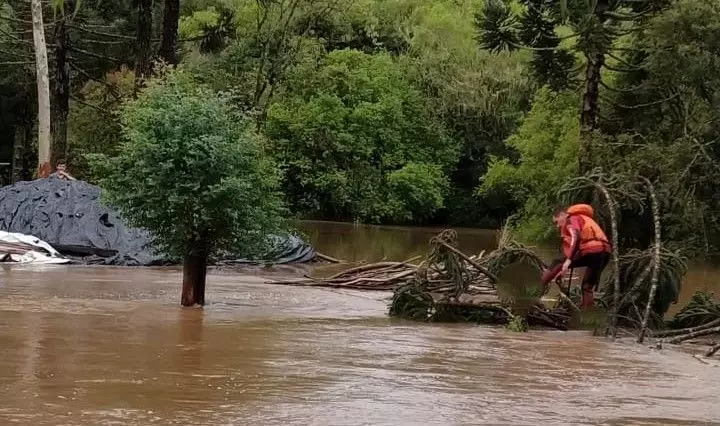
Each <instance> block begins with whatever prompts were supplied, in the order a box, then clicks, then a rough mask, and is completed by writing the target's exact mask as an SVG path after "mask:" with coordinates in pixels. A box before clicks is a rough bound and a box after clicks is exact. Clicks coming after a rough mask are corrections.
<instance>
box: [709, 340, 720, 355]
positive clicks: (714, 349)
mask: <svg viewBox="0 0 720 426" xmlns="http://www.w3.org/2000/svg"><path fill="white" fill-rule="evenodd" d="M717 351H720V343H716V344H715V345H713V347H712V348H710V350H709V351H707V353H706V354H705V356H706V357H708V358H710V357H711V356H713V355H715V352H717Z"/></svg>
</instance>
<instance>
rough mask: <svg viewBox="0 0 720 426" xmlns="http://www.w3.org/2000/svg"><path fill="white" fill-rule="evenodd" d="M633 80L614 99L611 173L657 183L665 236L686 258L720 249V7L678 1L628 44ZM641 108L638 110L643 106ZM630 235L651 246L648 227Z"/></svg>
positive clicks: (637, 226) (633, 228) (643, 223)
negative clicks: (688, 253)
mask: <svg viewBox="0 0 720 426" xmlns="http://www.w3.org/2000/svg"><path fill="white" fill-rule="evenodd" d="M625 61H626V62H627V63H628V65H627V66H628V67H630V65H632V66H633V69H634V72H632V73H623V74H622V75H620V76H619V78H617V79H616V81H615V85H616V86H617V88H618V89H619V90H617V91H615V92H613V93H612V96H610V97H609V99H607V104H606V105H607V109H608V111H609V112H608V116H609V117H608V120H607V123H605V124H604V126H603V130H604V131H605V132H606V133H608V134H609V135H610V136H609V139H610V140H611V142H612V144H610V145H611V146H612V147H613V149H612V150H611V151H609V152H608V154H610V155H609V156H608V158H607V159H606V161H605V162H604V166H605V167H606V168H607V169H609V170H614V171H619V172H623V173H625V174H630V173H638V174H641V175H643V176H647V177H648V178H650V179H652V180H653V183H654V185H655V187H656V188H657V191H658V193H659V194H660V195H659V197H660V199H661V204H662V212H663V225H664V226H663V227H664V229H665V231H664V235H665V237H666V238H667V239H669V240H670V241H675V242H682V243H683V244H682V245H683V247H684V248H685V249H686V250H690V251H695V252H697V253H703V252H704V253H707V252H713V251H716V250H717V249H718V247H720V220H718V218H717V214H716V212H717V211H720V203H719V202H718V200H720V191H719V190H718V185H717V181H718V179H720V143H718V139H719V137H720V125H719V123H720V4H718V3H716V2H707V1H703V0H678V1H675V2H673V3H672V5H670V6H669V7H668V8H667V9H666V10H664V11H663V13H662V14H660V15H658V16H657V17H654V18H653V19H651V20H650V21H649V22H648V25H647V29H646V30H645V31H644V32H642V33H641V34H638V35H637V37H635V38H634V39H633V40H632V41H631V43H629V44H628V48H627V52H626V54H625ZM638 105H639V106H638ZM638 222H639V223H628V224H627V225H626V226H624V227H623V228H624V229H625V230H626V232H625V233H626V234H627V236H628V237H632V238H633V239H635V240H636V241H637V243H638V245H643V244H647V239H648V236H649V235H651V232H650V231H649V230H648V229H647V224H648V223H649V221H648V220H647V219H646V218H645V220H643V219H642V218H641V219H640V220H639V221H638Z"/></svg>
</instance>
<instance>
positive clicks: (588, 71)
mask: <svg viewBox="0 0 720 426" xmlns="http://www.w3.org/2000/svg"><path fill="white" fill-rule="evenodd" d="M586 58H587V66H586V68H585V91H584V92H583V99H582V111H581V113H580V139H581V142H582V143H581V149H580V158H579V167H580V174H585V173H587V172H589V171H590V170H591V169H592V165H593V158H592V157H593V149H592V147H591V146H590V144H591V143H592V133H593V132H594V131H595V130H596V129H597V124H598V98H599V96H600V90H599V88H600V71H601V69H602V67H603V65H604V64H605V54H603V53H592V54H590V55H588V56H586Z"/></svg>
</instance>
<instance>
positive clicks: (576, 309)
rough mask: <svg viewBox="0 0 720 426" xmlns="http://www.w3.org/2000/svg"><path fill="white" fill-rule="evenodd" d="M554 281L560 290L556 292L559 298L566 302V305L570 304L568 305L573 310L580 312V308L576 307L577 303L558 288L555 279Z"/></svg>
mask: <svg viewBox="0 0 720 426" xmlns="http://www.w3.org/2000/svg"><path fill="white" fill-rule="evenodd" d="M555 283H556V284H557V287H558V290H560V292H559V293H558V294H559V295H560V298H561V299H562V300H564V301H565V303H567V304H568V305H570V307H571V308H572V310H573V311H575V312H577V313H580V312H581V311H580V308H578V307H577V305H576V304H574V303H573V301H572V300H570V298H569V297H567V295H565V293H563V291H562V288H560V284H558V283H557V281H556V282H555Z"/></svg>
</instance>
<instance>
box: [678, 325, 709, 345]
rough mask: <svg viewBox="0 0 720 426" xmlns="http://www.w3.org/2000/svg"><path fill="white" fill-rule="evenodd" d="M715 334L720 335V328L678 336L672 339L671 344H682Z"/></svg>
mask: <svg viewBox="0 0 720 426" xmlns="http://www.w3.org/2000/svg"><path fill="white" fill-rule="evenodd" d="M715 333H720V326H718V327H713V328H706V329H703V330H698V331H695V332H693V333H688V334H683V335H682V336H677V337H675V338H673V339H670V342H669V343H673V344H675V343H680V342H684V341H686V340H690V339H694V338H696V337H701V336H707V335H708V334H715Z"/></svg>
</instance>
